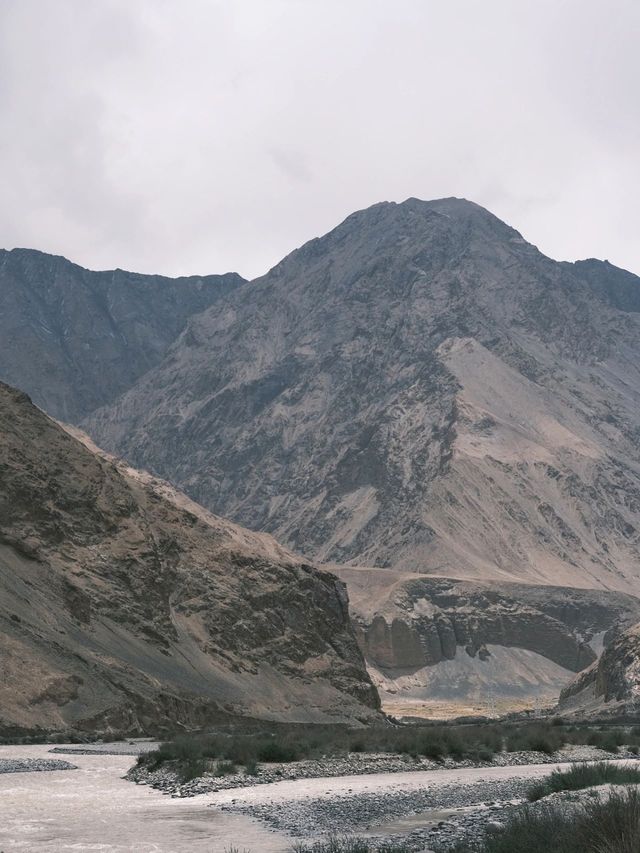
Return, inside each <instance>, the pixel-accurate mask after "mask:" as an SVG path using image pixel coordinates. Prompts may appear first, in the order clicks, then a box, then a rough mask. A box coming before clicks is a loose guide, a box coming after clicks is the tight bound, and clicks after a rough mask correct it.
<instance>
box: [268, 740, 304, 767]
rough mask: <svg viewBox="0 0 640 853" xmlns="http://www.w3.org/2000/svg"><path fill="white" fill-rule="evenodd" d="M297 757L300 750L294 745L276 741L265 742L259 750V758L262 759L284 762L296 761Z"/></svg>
mask: <svg viewBox="0 0 640 853" xmlns="http://www.w3.org/2000/svg"><path fill="white" fill-rule="evenodd" d="M297 758H298V751H297V750H296V749H294V747H292V746H287V745H286V744H282V743H277V742H276V741H271V742H270V743H265V744H264V745H263V746H261V747H260V749H259V750H258V759H259V760H260V761H270V762H272V763H278V764H283V763H285V762H287V761H295V760H296V759H297Z"/></svg>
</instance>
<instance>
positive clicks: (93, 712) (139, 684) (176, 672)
mask: <svg viewBox="0 0 640 853" xmlns="http://www.w3.org/2000/svg"><path fill="white" fill-rule="evenodd" d="M87 441H88V439H87ZM0 484H1V487H0V660H1V661H2V679H0V730H1V729H3V728H7V729H11V728H13V729H15V728H17V727H24V728H36V727H42V728H47V729H60V728H66V727H77V728H81V729H85V730H95V729H105V728H116V729H126V730H128V731H135V730H142V731H146V732H152V731H162V730H163V728H166V727H167V726H175V725H177V724H179V725H182V726H187V727H188V726H190V725H191V726H197V725H205V724H207V723H211V722H212V721H215V720H219V719H227V718H229V717H232V716H234V715H249V716H253V717H258V718H260V717H266V718H275V719H289V720H299V721H312V720H318V721H320V720H322V721H339V720H342V721H345V720H349V721H352V722H353V721H355V720H356V719H368V718H370V717H371V716H372V715H374V716H375V713H376V709H377V707H378V697H377V694H376V692H375V690H374V688H373V685H372V684H371V681H370V680H369V677H368V675H367V673H366V670H365V667H364V662H363V658H362V655H361V652H360V651H359V649H358V646H357V643H356V639H355V636H354V634H353V631H352V628H351V625H350V620H349V612H348V603H347V596H346V593H345V589H344V585H343V584H342V583H341V582H340V581H338V580H337V579H336V578H335V577H334V576H333V575H331V574H329V573H328V572H323V571H318V570H316V569H315V568H314V567H313V566H311V565H309V564H308V563H306V562H305V561H304V560H302V559H300V558H299V557H296V556H295V555H294V554H292V553H291V552H289V551H287V550H285V549H284V548H282V547H280V546H279V545H278V544H277V543H276V542H274V541H273V540H272V539H271V537H269V536H266V535H264V534H262V535H260V534H254V533H250V532H249V531H246V530H243V529H242V528H239V527H236V526H235V525H232V524H230V523H228V522H225V521H222V520H221V519H218V518H216V517H214V516H212V515H211V514H209V513H207V512H206V511H205V510H203V509H202V508H201V507H199V506H197V505H196V504H194V503H193V502H192V501H190V500H188V499H187V498H186V497H185V496H184V495H181V494H180V493H178V492H176V491H175V490H173V489H172V488H171V487H169V486H168V485H167V484H164V483H161V482H158V481H155V480H153V478H151V477H150V476H149V475H146V474H144V473H141V472H136V471H134V470H132V469H130V468H128V467H127V466H125V465H124V463H119V462H117V461H115V460H112V459H109V458H106V457H105V456H104V455H102V454H100V453H97V452H96V451H95V450H94V449H92V448H91V447H90V446H88V444H87V443H86V442H85V443H82V442H81V441H80V440H78V437H76V436H74V435H71V434H70V433H69V432H67V431H65V430H63V429H62V427H61V426H60V425H59V424H58V423H57V422H55V421H53V420H51V419H50V418H49V417H47V416H46V415H44V414H43V413H42V412H41V411H40V410H39V409H38V408H36V407H35V406H34V405H33V404H32V403H31V402H30V401H29V399H28V397H27V396H26V395H24V394H22V393H21V392H18V391H16V390H14V389H12V388H10V387H9V386H7V385H4V384H2V383H0Z"/></svg>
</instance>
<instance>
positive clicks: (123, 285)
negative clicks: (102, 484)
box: [0, 249, 242, 421]
mask: <svg viewBox="0 0 640 853" xmlns="http://www.w3.org/2000/svg"><path fill="white" fill-rule="evenodd" d="M240 282H242V278H241V277H240V276H239V275H236V274H235V273H231V274H228V275H208V276H202V277H199V276H192V277H190V278H179V279H169V278H164V277H162V276H157V275H138V274H136V273H130V272H125V271H124V270H110V271H108V272H92V271H90V270H86V269H83V268H82V267H79V266H77V265H76V264H72V263H71V262H70V261H67V260H66V259H65V258H61V257H56V256H55V255H46V254H44V253H43V252H36V251H32V250H29V249H14V250H13V251H11V252H5V251H2V250H0V379H2V380H4V381H5V382H8V383H10V384H11V385H15V386H17V387H18V388H22V389H23V390H25V391H26V392H28V393H29V394H30V395H31V396H32V397H33V399H34V400H35V402H36V403H37V404H38V405H40V406H43V407H44V408H45V409H46V411H47V412H49V413H50V414H51V415H53V416H55V417H59V418H63V419H65V420H68V421H77V420H79V419H80V418H81V417H83V416H84V415H86V414H88V413H89V412H91V411H93V409H95V408H97V407H98V406H101V405H103V404H104V403H108V402H110V401H111V400H112V399H113V398H114V397H116V396H117V395H118V394H121V393H122V392H123V391H126V390H127V388H129V387H130V386H131V385H132V384H133V383H134V382H135V380H136V379H138V378H139V377H140V376H142V374H143V373H145V372H146V371H147V370H148V369H149V368H150V367H153V366H154V365H156V364H158V362H159V361H160V360H161V359H162V358H163V356H164V355H165V353H166V351H167V349H168V347H169V345H170V344H171V343H172V342H173V341H174V340H175V338H176V337H177V336H178V335H179V334H180V332H181V331H182V330H183V329H184V326H185V323H186V321H187V318H188V317H190V316H191V315H192V314H194V313H198V312H200V311H203V310H204V309H205V308H207V307H209V306H210V305H212V304H213V303H214V302H216V301H217V300H218V299H220V298H221V297H224V296H225V295H226V294H227V293H229V292H230V291H231V290H233V288H234V287H236V286H237V285H238V284H239V283H240Z"/></svg>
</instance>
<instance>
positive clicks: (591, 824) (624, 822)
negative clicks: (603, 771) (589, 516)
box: [450, 788, 640, 853]
mask: <svg viewBox="0 0 640 853" xmlns="http://www.w3.org/2000/svg"><path fill="white" fill-rule="evenodd" d="M454 851H455V853H471V848H469V847H467V846H465V845H464V844H458V845H457V846H456V847H454V848H452V849H451V850H450V853H454ZM475 851H478V853H638V851H640V793H639V792H638V790H637V789H635V788H632V789H630V790H628V791H625V792H623V793H617V792H614V793H612V794H611V795H610V796H609V797H608V798H607V799H606V800H593V801H591V802H589V803H587V804H586V805H585V806H584V807H576V808H575V809H573V810H572V811H566V810H565V809H562V808H560V807H557V806H555V807H554V806H548V805H547V806H541V805H538V806H536V807H535V808H534V807H531V806H525V807H524V808H522V809H518V810H517V811H515V812H514V813H513V814H512V815H511V816H510V817H509V818H508V820H507V822H506V824H505V825H504V826H502V827H493V828H491V829H489V830H487V832H486V833H485V837H484V839H483V841H482V843H481V845H480V847H479V848H477V847H476V848H474V853H475Z"/></svg>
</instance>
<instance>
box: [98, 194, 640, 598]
mask: <svg viewBox="0 0 640 853" xmlns="http://www.w3.org/2000/svg"><path fill="white" fill-rule="evenodd" d="M638 285H639V281H638V279H637V278H635V277H634V276H631V274H628V273H624V272H623V271H620V270H615V268H612V267H610V265H607V264H599V263H598V262H585V263H582V264H580V263H579V264H562V263H558V262H555V261H553V260H551V259H549V258H547V257H545V256H544V255H542V254H541V253H540V252H539V251H538V250H537V249H536V248H535V247H534V246H532V245H530V244H528V243H527V242H526V241H525V240H524V239H523V238H522V237H521V235H520V234H519V233H518V232H517V231H515V230H514V229H512V228H510V227H509V226H507V225H505V224H504V223H502V222H501V221H500V220H498V219H497V218H496V217H495V216H493V215H492V214H490V213H489V212H487V211H486V210H484V209H483V208H481V207H478V206H477V205H475V204H472V203H470V202H467V201H464V200H459V199H444V200H440V201H433V202H423V201H419V200H416V199H410V200H408V201H406V202H404V203H402V204H393V203H382V204H379V205H375V206H374V207H372V208H369V209H367V210H364V211H360V212H359V213H355V214H353V215H352V216H350V217H348V218H347V219H346V220H345V221H344V222H343V223H342V224H341V225H339V226H338V227H337V228H336V229H334V230H333V231H331V232H330V233H329V234H327V235H325V236H324V237H322V238H320V239H317V240H312V241H311V242H309V243H307V244H306V245H305V246H303V247H302V248H301V249H298V250H297V251H294V252H293V253H292V254H291V255H289V256H288V257H287V258H285V259H284V260H283V261H282V262H281V263H280V264H278V265H277V266H276V267H274V269H272V270H271V271H270V272H269V273H268V274H267V275H266V276H264V277H263V278H261V279H257V280H256V281H254V282H252V283H251V284H250V285H243V286H241V287H239V288H236V290H235V291H234V292H233V293H232V294H230V295H229V297H228V298H227V299H226V300H225V301H224V304H216V305H214V306H212V307H211V308H209V309H207V310H205V311H204V312H203V313H201V314H199V315H196V316H194V317H191V319H190V320H189V321H188V322H187V326H186V328H185V330H184V332H183V333H182V334H181V335H180V336H179V338H178V339H177V340H176V341H175V342H174V344H173V345H172V346H171V347H170V349H169V352H168V354H167V356H166V357H165V358H164V360H163V361H162V362H161V363H160V364H158V365H157V366H156V367H155V368H152V369H151V370H150V371H148V372H147V373H146V374H145V375H144V376H143V377H142V378H141V380H139V381H138V382H137V383H136V384H135V385H134V386H133V387H132V388H131V389H130V390H129V391H127V392H126V393H125V394H124V395H122V396H121V397H119V398H118V399H117V400H116V401H114V402H113V403H112V404H110V405H108V406H107V407H104V408H103V409H100V410H98V411H97V412H95V413H93V414H92V415H91V416H90V417H89V418H88V419H87V420H86V421H84V426H85V428H86V429H87V431H88V432H89V433H90V434H92V435H93V436H94V437H95V438H96V440H97V441H98V443H99V444H100V445H101V446H105V447H107V448H108V449H110V450H115V451H117V452H118V453H121V454H122V455H124V456H125V457H126V458H128V459H129V460H131V461H132V462H133V463H135V464H137V465H139V466H142V467H146V468H149V469H150V470H152V471H154V472H156V473H158V474H160V475H162V476H165V477H168V478H169V479H171V480H172V481H174V482H175V483H177V484H178V485H179V486H180V487H181V488H184V489H185V490H186V491H187V493H188V494H189V495H190V496H191V497H193V498H194V499H195V500H197V501H198V502H200V503H202V504H204V505H205V506H207V507H208V508H209V509H211V510H212V511H214V512H217V513H220V514H224V515H226V516H228V517H230V518H232V519H233V520H235V521H237V522H239V523H243V524H246V525H248V526H249V527H251V528H253V529H259V530H265V531H268V532H270V533H272V534H273V535H275V536H276V537H277V538H278V539H279V540H280V541H283V542H285V543H286V544H287V545H289V546H290V547H293V548H295V549H297V550H299V551H301V552H302V553H304V554H305V555H307V556H308V557H309V558H313V559H315V560H319V561H323V562H329V561H331V562H335V563H349V564H352V565H364V566H378V567H383V568H393V569H396V570H399V571H415V572H426V573H429V574H437V575H440V576H445V577H453V578H466V579H477V580H482V581H486V580H489V579H493V580H498V581H510V582H526V583H534V584H551V585H556V586H558V585H562V586H572V587H581V588H600V589H615V590H621V591H626V592H630V593H636V592H638V589H639V579H640V562H639V561H638V541H639V536H640V533H639V531H640V452H639V449H638V437H639V436H640V406H639V405H638V402H639V400H640V369H639V365H640V358H639V356H640V335H639V331H640V314H639V313H638V312H637V311H636V307H637V303H636V301H634V293H635V292H636V291H635V290H634V287H635V288H637V292H640V287H639V286H638Z"/></svg>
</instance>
